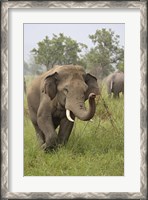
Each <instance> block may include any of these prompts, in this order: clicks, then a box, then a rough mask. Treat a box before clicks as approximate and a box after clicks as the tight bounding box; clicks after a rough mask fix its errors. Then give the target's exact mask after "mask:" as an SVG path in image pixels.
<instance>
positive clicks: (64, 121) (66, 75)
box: [27, 65, 99, 151]
mask: <svg viewBox="0 0 148 200" xmlns="http://www.w3.org/2000/svg"><path fill="white" fill-rule="evenodd" d="M96 95H99V88H98V84H97V79H96V78H95V77H94V76H92V75H91V74H89V73H86V72H85V70H84V68H83V67H82V66H79V65H63V66H55V67H53V68H52V69H50V70H49V71H47V72H45V73H44V74H42V75H40V76H38V77H36V79H34V80H33V82H32V84H31V87H30V88H29V89H28V92H27V102H28V109H29V115H30V119H31V121H32V124H33V126H34V128H35V131H36V135H37V138H38V139H39V142H40V146H41V149H43V150H45V151H46V150H47V151H50V150H55V149H57V148H58V147H60V146H63V145H65V144H66V143H67V142H68V139H69V136H70V134H71V131H72V128H73V125H74V120H75V117H77V118H78V119H80V120H83V121H88V120H90V119H91V118H92V117H93V116H94V114H95V110H96V103H95V97H96ZM87 99H88V102H89V103H88V104H89V105H88V108H86V107H85V101H86V100H87ZM57 127H59V129H58V133H57V131H56V128H57Z"/></svg>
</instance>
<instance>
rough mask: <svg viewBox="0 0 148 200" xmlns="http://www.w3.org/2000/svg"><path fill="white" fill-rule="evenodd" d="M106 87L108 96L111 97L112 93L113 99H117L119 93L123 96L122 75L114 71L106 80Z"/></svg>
mask: <svg viewBox="0 0 148 200" xmlns="http://www.w3.org/2000/svg"><path fill="white" fill-rule="evenodd" d="M106 85H107V92H108V95H109V96H111V94H112V93H113V97H114V98H116V97H118V98H119V94H120V92H122V94H124V73H123V72H121V71H116V72H114V73H112V74H110V75H109V76H108V77H107V78H106Z"/></svg>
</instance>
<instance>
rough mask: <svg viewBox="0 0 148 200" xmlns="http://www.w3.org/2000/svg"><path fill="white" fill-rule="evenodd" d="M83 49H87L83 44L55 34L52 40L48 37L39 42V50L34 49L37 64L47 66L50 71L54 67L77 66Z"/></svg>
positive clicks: (61, 34)
mask: <svg viewBox="0 0 148 200" xmlns="http://www.w3.org/2000/svg"><path fill="white" fill-rule="evenodd" d="M83 48H87V46H86V45H84V44H82V43H77V42H76V41H75V40H73V39H71V38H70V37H67V36H64V34H63V33H60V34H59V35H55V34H53V37H52V39H49V37H48V36H46V37H45V39H44V40H43V41H41V42H38V48H37V49H35V48H34V49H32V51H31V52H32V53H33V54H34V58H35V62H36V63H37V64H42V65H45V66H46V69H47V70H49V69H50V68H52V67H53V66H54V65H64V64H77V62H78V61H79V54H80V53H81V51H82V49H83Z"/></svg>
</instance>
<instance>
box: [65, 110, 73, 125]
mask: <svg viewBox="0 0 148 200" xmlns="http://www.w3.org/2000/svg"><path fill="white" fill-rule="evenodd" d="M66 117H67V119H68V120H69V121H71V122H74V120H73V119H72V118H71V116H70V110H66Z"/></svg>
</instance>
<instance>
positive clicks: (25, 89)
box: [24, 77, 26, 94]
mask: <svg viewBox="0 0 148 200" xmlns="http://www.w3.org/2000/svg"><path fill="white" fill-rule="evenodd" d="M24 93H25V94H26V80H25V77H24Z"/></svg>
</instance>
